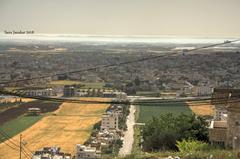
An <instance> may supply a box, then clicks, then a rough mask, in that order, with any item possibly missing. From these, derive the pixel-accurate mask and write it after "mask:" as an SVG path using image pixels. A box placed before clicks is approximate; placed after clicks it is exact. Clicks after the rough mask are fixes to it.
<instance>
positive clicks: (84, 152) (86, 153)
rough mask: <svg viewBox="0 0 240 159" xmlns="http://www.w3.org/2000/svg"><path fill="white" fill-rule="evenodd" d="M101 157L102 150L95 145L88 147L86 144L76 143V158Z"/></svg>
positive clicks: (92, 158) (90, 158) (91, 158)
mask: <svg viewBox="0 0 240 159" xmlns="http://www.w3.org/2000/svg"><path fill="white" fill-rule="evenodd" d="M98 158H101V152H100V151H98V150H97V149H96V148H95V147H87V146H85V145H81V144H77V145H76V159H98Z"/></svg>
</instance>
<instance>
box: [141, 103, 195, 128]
mask: <svg viewBox="0 0 240 159" xmlns="http://www.w3.org/2000/svg"><path fill="white" fill-rule="evenodd" d="M138 107H139V108H138V113H139V114H138V119H137V120H138V122H142V123H145V122H147V121H148V120H150V119H152V117H153V116H155V117H157V116H159V115H161V114H165V113H172V114H174V115H179V114H181V113H184V114H190V113H192V111H191V109H189V107H188V106H187V105H186V104H185V103H175V104H156V105H147V104H146V105H139V106H138Z"/></svg>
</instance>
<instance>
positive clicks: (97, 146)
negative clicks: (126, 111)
mask: <svg viewBox="0 0 240 159" xmlns="http://www.w3.org/2000/svg"><path fill="white" fill-rule="evenodd" d="M123 117H124V116H123V106H122V105H112V106H111V107H110V108H109V109H108V110H107V112H106V113H104V114H102V120H101V125H100V129H99V130H97V131H96V132H95V133H93V134H92V136H91V137H90V138H89V140H88V141H87V142H85V145H79V144H78V145H77V149H76V150H77V152H76V159H95V158H100V157H101V153H102V152H103V151H105V150H107V149H111V148H113V147H114V145H113V144H114V143H115V142H116V141H117V140H121V138H122V137H123V130H121V129H120V128H119V122H120V120H121V119H122V118H123Z"/></svg>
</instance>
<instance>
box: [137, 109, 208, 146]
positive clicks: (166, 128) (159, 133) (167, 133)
mask: <svg viewBox="0 0 240 159" xmlns="http://www.w3.org/2000/svg"><path fill="white" fill-rule="evenodd" d="M207 126H208V123H207V121H206V120H205V119H204V118H203V117H200V116H196V115H195V114H191V115H185V114H181V115H179V116H174V115H173V114H171V113H170V114H164V115H161V116H159V117H158V118H156V117H154V118H152V120H150V121H149V122H148V123H147V124H146V125H145V127H144V128H143V130H142V136H143V149H144V150H145V151H159V150H177V149H178V148H177V146H176V145H177V141H182V140H184V139H187V140H188V139H192V140H198V141H208V129H207Z"/></svg>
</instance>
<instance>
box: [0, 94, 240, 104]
mask: <svg viewBox="0 0 240 159" xmlns="http://www.w3.org/2000/svg"><path fill="white" fill-rule="evenodd" d="M0 93H2V94H8V95H13V96H19V97H23V98H32V99H37V100H43V101H52V102H60V103H62V102H68V103H80V104H132V105H143V104H146V105H156V104H158V105H163V104H171V105H172V104H181V103H184V102H185V103H186V102H191V103H194V104H191V106H199V105H204V104H206V103H209V104H212V103H211V101H212V100H214V104H227V103H238V102H240V101H239V100H238V99H240V96H239V95H235V96H232V98H231V99H226V98H224V97H220V98H216V97H215V98H213V97H206V98H194V99H155V100H152V99H150V100H141V99H136V100H135V101H112V100H111V101H96V100H95V101H86V100H78V99H64V98H50V97H43V96H26V95H22V94H19V93H12V92H8V91H0Z"/></svg>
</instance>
